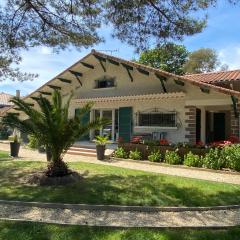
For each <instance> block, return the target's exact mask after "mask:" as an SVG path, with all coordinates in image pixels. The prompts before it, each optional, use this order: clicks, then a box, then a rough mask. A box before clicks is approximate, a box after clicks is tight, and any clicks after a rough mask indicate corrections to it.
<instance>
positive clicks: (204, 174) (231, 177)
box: [0, 143, 240, 185]
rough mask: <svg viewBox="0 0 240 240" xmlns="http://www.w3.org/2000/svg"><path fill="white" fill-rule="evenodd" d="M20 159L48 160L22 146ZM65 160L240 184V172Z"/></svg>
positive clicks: (3, 147) (76, 158) (89, 159)
mask: <svg viewBox="0 0 240 240" xmlns="http://www.w3.org/2000/svg"><path fill="white" fill-rule="evenodd" d="M8 148H9V146H8V145H7V144H3V143H0V150H5V151H8ZM19 159H20V160H31V161H32V160H37V161H46V156H45V154H40V153H38V152H37V151H33V150H30V149H24V148H21V150H20V158H19ZM64 160H65V161H67V162H77V161H79V162H87V163H94V164H101V165H108V166H115V167H122V168H127V169H133V170H142V171H146V172H153V173H161V174H167V175H174V176H181V177H187V178H196V179H202V180H209V181H216V182H224V183H232V184H239V185H240V173H224V172H216V171H211V170H204V169H202V170H201V169H193V168H187V167H182V166H171V165H169V166H168V165H161V164H156V163H155V164H152V163H149V162H144V161H128V160H109V161H98V160H97V159H96V158H95V157H83V156H73V155H68V154H66V155H65V157H64Z"/></svg>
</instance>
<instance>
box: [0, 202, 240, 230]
mask: <svg viewBox="0 0 240 240" xmlns="http://www.w3.org/2000/svg"><path fill="white" fill-rule="evenodd" d="M0 209H1V211H0V219H2V220H19V221H34V222H45V223H56V224H71V225H88V226H108V227H156V228H161V227H193V228H202V227H229V226H237V225H240V206H239V207H232V208H230V209H218V210H216V209H215V210H212V209H207V210H204V208H203V209H201V208H200V210H196V208H195V209H193V210H191V208H186V210H184V209H177V208H175V209H174V208H169V209H168V208H154V207H149V208H144V207H143V208H142V207H135V209H134V208H133V209H132V210H131V207H126V209H125V207H121V206H116V207H114V206H93V205H81V204H79V205H78V204H74V205H71V204H66V205H65V204H56V205H55V204H42V203H22V202H7V201H0ZM220 219H221V220H220ZM219 220H220V221H219Z"/></svg>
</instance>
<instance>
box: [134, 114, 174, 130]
mask: <svg viewBox="0 0 240 240" xmlns="http://www.w3.org/2000/svg"><path fill="white" fill-rule="evenodd" d="M138 122H139V126H147V127H151V126H153V127H176V113H175V112H171V113H139V118H138Z"/></svg>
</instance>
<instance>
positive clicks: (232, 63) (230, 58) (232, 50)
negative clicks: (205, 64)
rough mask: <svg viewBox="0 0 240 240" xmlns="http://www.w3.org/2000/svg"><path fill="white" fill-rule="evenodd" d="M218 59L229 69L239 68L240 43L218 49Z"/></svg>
mask: <svg viewBox="0 0 240 240" xmlns="http://www.w3.org/2000/svg"><path fill="white" fill-rule="evenodd" d="M218 55H219V60H220V61H221V63H222V64H227V65H228V66H229V69H230V70H232V69H240V45H234V46H228V47H226V48H222V49H220V50H218Z"/></svg>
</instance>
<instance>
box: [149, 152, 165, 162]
mask: <svg viewBox="0 0 240 240" xmlns="http://www.w3.org/2000/svg"><path fill="white" fill-rule="evenodd" d="M161 159H162V154H161V153H160V151H159V150H155V151H152V152H151V153H150V155H148V160H149V161H151V162H161Z"/></svg>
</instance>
